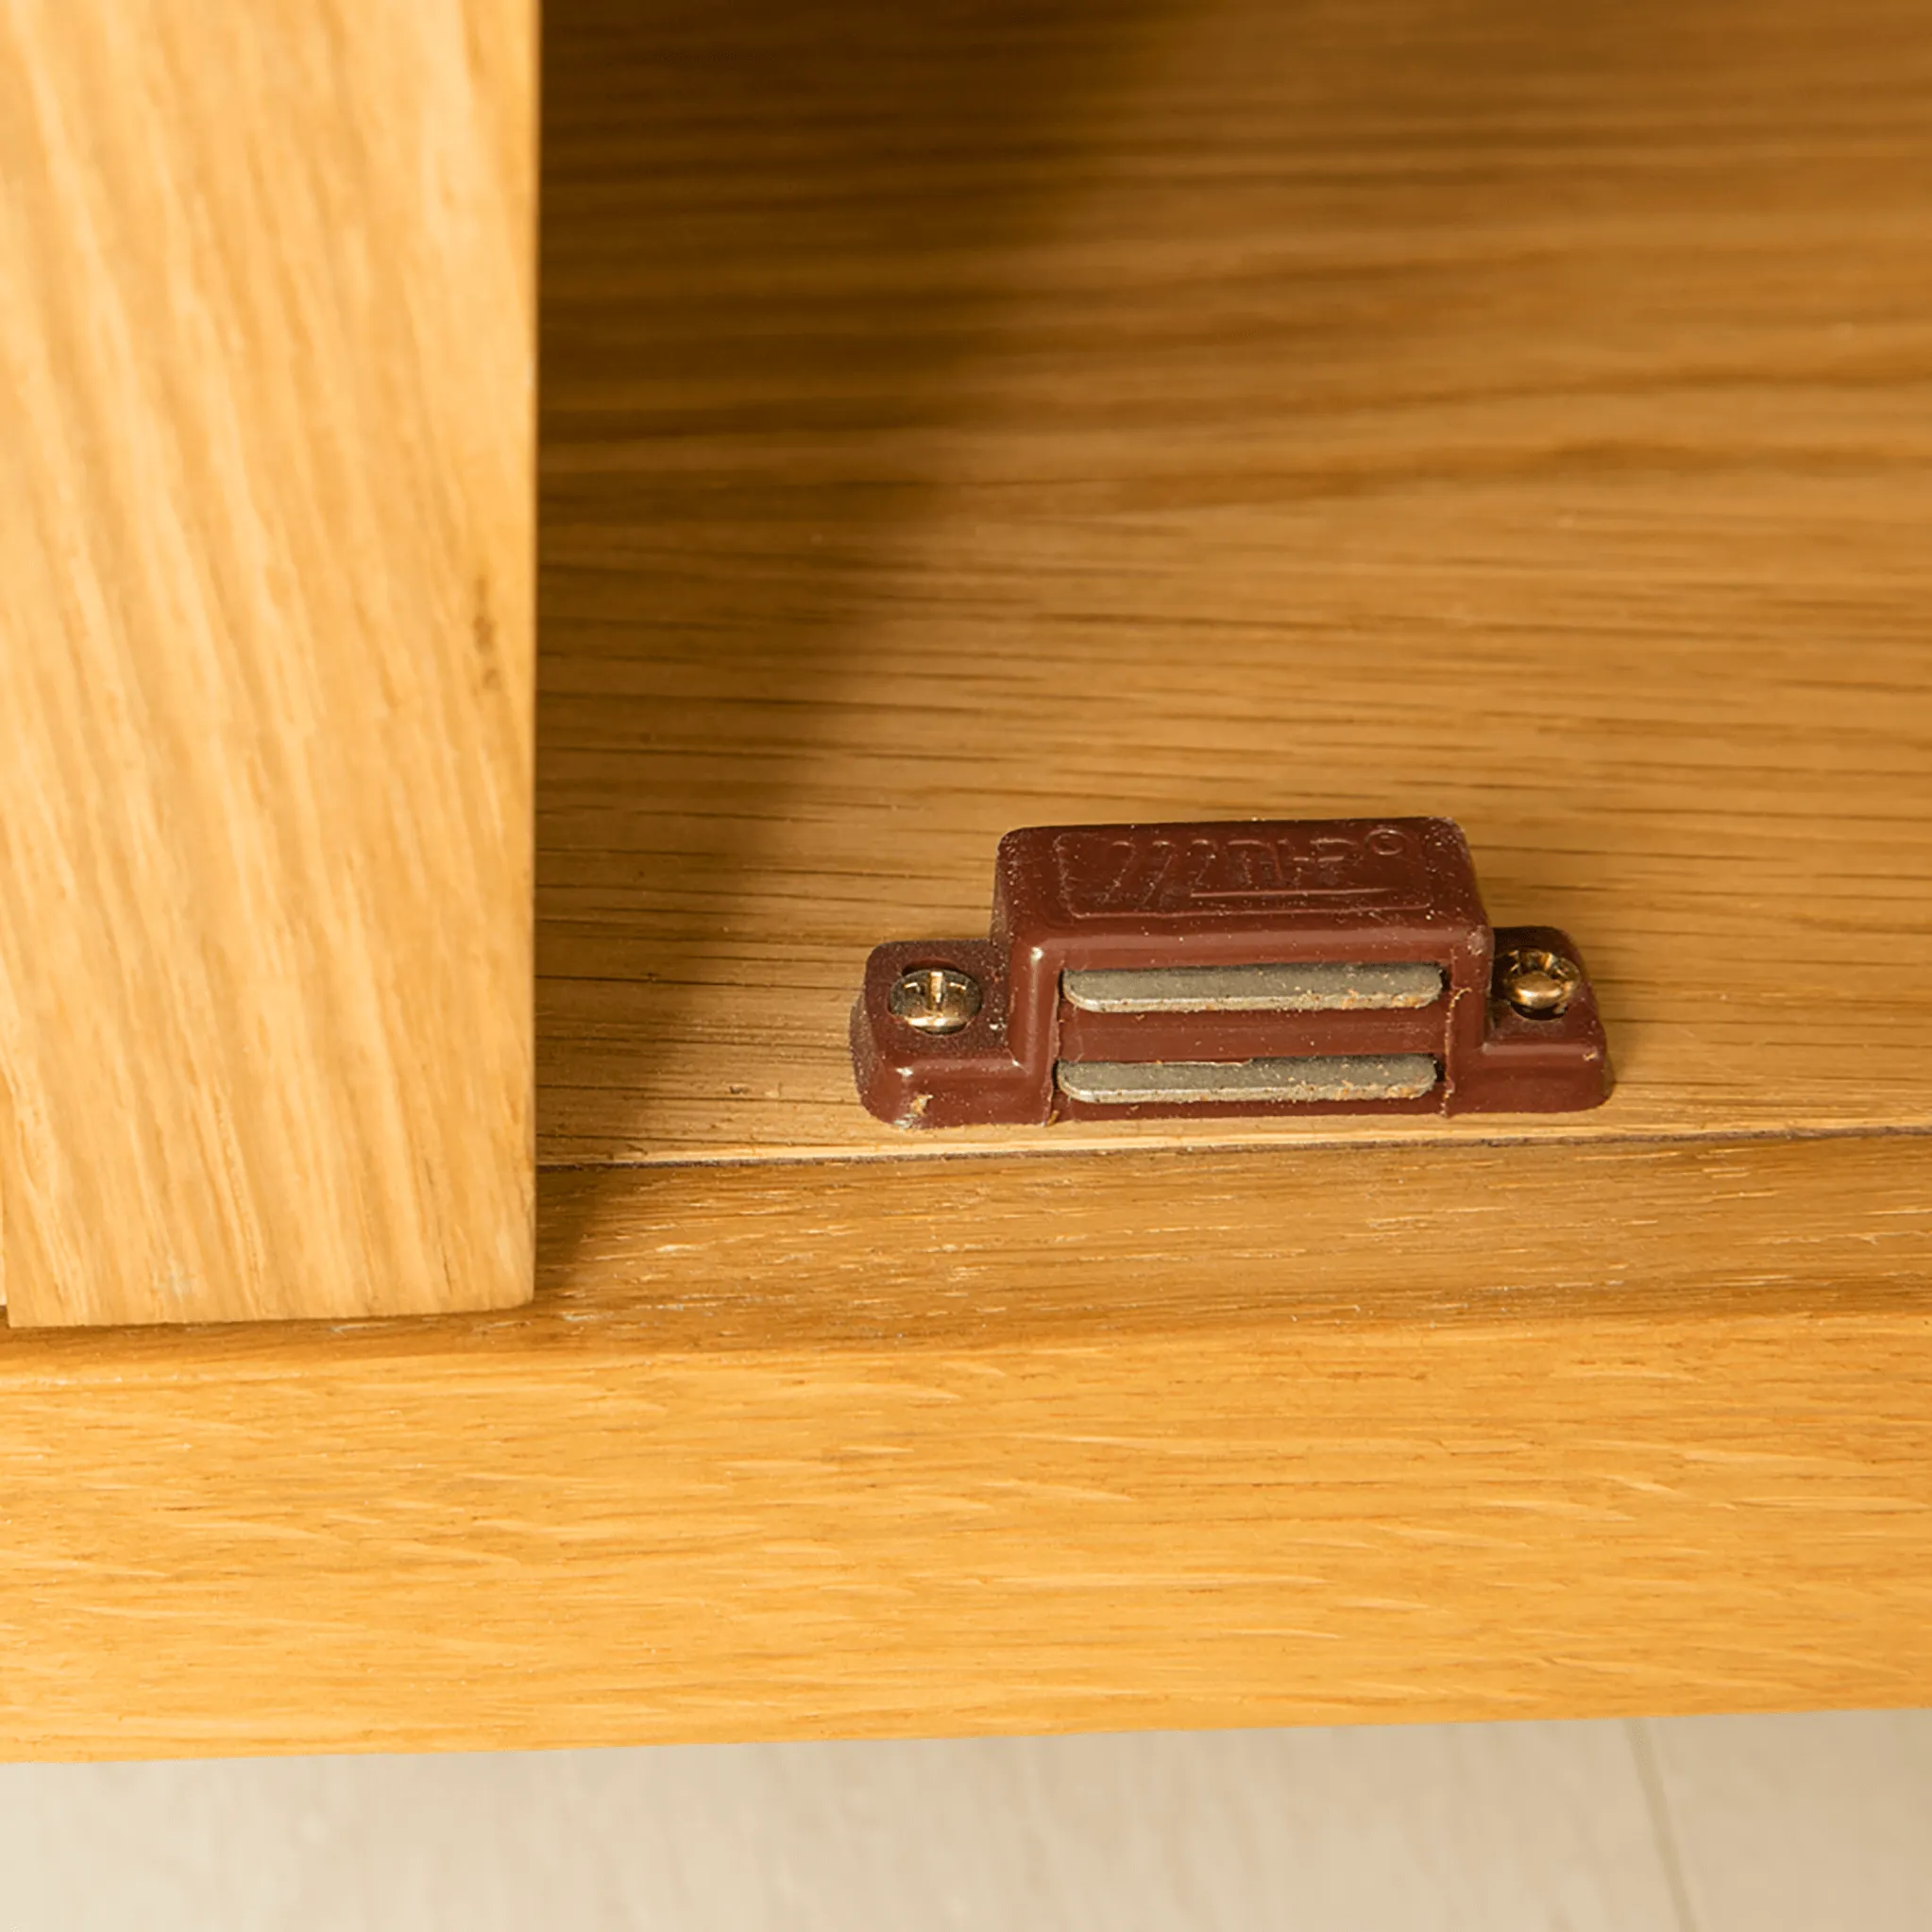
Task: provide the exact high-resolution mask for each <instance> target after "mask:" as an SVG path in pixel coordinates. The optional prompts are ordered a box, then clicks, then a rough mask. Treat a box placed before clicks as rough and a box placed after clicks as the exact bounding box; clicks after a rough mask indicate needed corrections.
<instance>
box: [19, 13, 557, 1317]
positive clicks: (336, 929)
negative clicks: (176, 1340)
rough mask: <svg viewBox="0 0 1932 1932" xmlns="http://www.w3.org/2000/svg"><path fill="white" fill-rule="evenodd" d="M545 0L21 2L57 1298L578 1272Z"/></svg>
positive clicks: (40, 1157)
mask: <svg viewBox="0 0 1932 1932" xmlns="http://www.w3.org/2000/svg"><path fill="white" fill-rule="evenodd" d="M534 70H535V22H534V8H533V6H532V4H531V0H287V4H277V5H269V4H265V0H241V4H237V5H223V6H216V7H208V8H199V7H179V6H171V5H168V4H166V0H0V1209H4V1215H5V1231H4V1247H0V1255H4V1264H5V1284H6V1296H7V1302H8V1320H9V1321H11V1322H12V1323H14V1324H15V1325H22V1324H26V1325H48V1324H61V1323H105V1322H157V1321H184V1320H195V1321H200V1320H211V1319H229V1318H236V1317H247V1316H266V1315H329V1316H348V1315H357V1314H376V1313H421V1312H432V1311H439V1310H452V1309H475V1308H487V1307H500V1306H505V1305H509V1304H513V1303H516V1302H518V1301H521V1300H523V1299H525V1298H527V1296H528V1295H529V1293H530V1290H531V1280H532V1263H531V1232H530V1230H531V1217H532V1195H533V1178H534V1157H533V1139H532V1126H531V1121H532V1105H533V1102H532V1045H531V1034H532V1018H531V924H532V914H531V839H532V833H531V784H532V777H531V768H532V712H533V686H534V636H533V573H534V557H533V548H534V432H533V386H534V367H533V357H534V288H533V280H534V177H535V145H534V143H535V116H536V106H535V71H534Z"/></svg>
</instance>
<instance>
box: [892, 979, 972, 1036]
mask: <svg viewBox="0 0 1932 1932" xmlns="http://www.w3.org/2000/svg"><path fill="white" fill-rule="evenodd" d="M888 1004H889V1005H890V1008H891V1009H892V1017H893V1018H894V1019H895V1020H904V1021H905V1022H906V1024H907V1025H908V1026H916V1027H918V1029H919V1030H920V1031H921V1032H922V1033H957V1032H958V1030H959V1029H960V1027H962V1026H964V1025H967V1024H968V1023H969V1022H970V1021H971V1020H972V1018H973V1016H974V1014H975V1013H976V1012H978V1010H979V982H978V980H976V979H974V977H973V976H972V974H968V973H961V972H959V971H958V969H957V968H956V967H952V966H915V967H914V968H913V969H912V971H911V972H910V973H902V974H900V975H899V977H898V978H897V979H895V980H894V981H893V982H892V992H891V997H890V1000H889V1002H888Z"/></svg>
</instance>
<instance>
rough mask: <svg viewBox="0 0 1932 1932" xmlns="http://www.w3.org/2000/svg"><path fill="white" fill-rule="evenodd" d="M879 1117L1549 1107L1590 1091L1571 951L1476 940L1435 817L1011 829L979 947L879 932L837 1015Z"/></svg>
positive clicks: (1601, 1056) (919, 1122) (1590, 1017)
mask: <svg viewBox="0 0 1932 1932" xmlns="http://www.w3.org/2000/svg"><path fill="white" fill-rule="evenodd" d="M852 1059H853V1068H854V1071H855V1073H856V1077H857V1081H858V1091H859V1095H860V1097H861V1098H862V1099H863V1100H864V1102H865V1104H866V1106H867V1107H868V1108H870V1109H871V1110H872V1111H873V1113H875V1114H877V1115H878V1116H879V1118H880V1119H881V1120H886V1121H890V1122H891V1123H892V1124H893V1125H894V1126H897V1127H969V1126H976V1125H990V1124H995V1123H1010V1124H1015V1125H1018V1124H1032V1125H1036V1126H1037V1125H1042V1124H1043V1123H1046V1122H1048V1121H1054V1120H1066V1119H1074V1120H1139V1119H1147V1118H1158V1117H1167V1118H1176V1119H1178V1118H1182V1117H1185V1118H1190V1119H1193V1118H1224V1117H1227V1116H1229V1115H1238V1114H1305V1113H1306V1114H1319V1113H1371V1112H1372V1113H1391V1114H1398V1113H1399V1114H1428V1113H1471V1112H1509V1113H1560V1112H1569V1111H1572V1110H1580V1109H1583V1108H1586V1107H1595V1106H1597V1105H1598V1104H1599V1103H1600V1102H1602V1099H1603V1098H1604V1096H1605V1095H1606V1094H1607V1093H1608V1092H1609V1090H1610V1063H1609V1058H1608V1055H1607V1053H1606V1051H1605V1048H1604V1043H1603V1028H1602V1021H1601V1020H1600V1019H1599V1017H1598V1013H1597V1004H1596V1000H1595V997H1594V995H1593V994H1592V992H1591V990H1590V983H1589V978H1588V975H1587V974H1586V973H1585V970H1584V966H1583V961H1582V957H1581V955H1580V954H1579V953H1578V952H1577V949H1576V947H1575V946H1574V945H1572V944H1571V943H1570V941H1569V939H1568V936H1567V935H1565V934H1563V933H1560V932H1556V931H1553V930H1551V928H1549V927H1544V926H1516V927H1508V928H1505V929H1504V930H1502V931H1500V932H1492V931H1491V929H1490V926H1489V923H1488V919H1487V917H1486V915H1485V914H1484V912H1483V902H1482V899H1481V896H1480V895H1479V893H1478V891H1477V889H1476V874H1475V869H1474V867H1473V865H1472V864H1471V862H1470V858H1469V848H1468V845H1467V843H1466V841H1465V839H1464V838H1463V835H1462V832H1461V830H1460V828H1458V827H1457V826H1456V825H1455V824H1454V823H1453V822H1450V821H1449V820H1448V819H1319V820H1275V821H1266V820H1262V821H1246V820H1241V821H1232V822H1220V823H1202V824H1177V825H1035V826H1030V827H1028V828H1027V829H1025V830H1024V831H1019V832H1009V833H1008V835H1007V836H1006V838H1004V839H1001V841H1000V848H999V856H998V859H997V861H996V865H995V872H994V883H993V908H992V930H991V937H990V938H988V939H985V940H895V941H890V943H888V944H886V945H883V946H880V947H878V948H877V949H876V950H875V951H874V952H873V955H872V958H870V959H869V960H868V961H867V964H866V974H865V987H864V990H863V991H862V992H861V993H860V995H859V998H858V1002H857V1005H856V1007H855V1008H854V1009H853V1015H852Z"/></svg>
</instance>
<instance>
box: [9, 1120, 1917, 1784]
mask: <svg viewBox="0 0 1932 1932" xmlns="http://www.w3.org/2000/svg"><path fill="white" fill-rule="evenodd" d="M1927 1176H1928V1169H1927V1165H1926V1163H1925V1161H1924V1158H1923V1148H1922V1147H1921V1146H1920V1145H1918V1144H1915V1143H1912V1142H1908V1141H1904V1140H1887V1139H1877V1138H1869V1137H1868V1138H1852V1139H1842V1140H1833V1141H1827V1142H1821V1143H1812V1144H1771V1143H1750V1144H1732V1145H1728V1146H1723V1147H1713V1146H1704V1145H1681V1144H1680V1145H1669V1146H1653V1147H1635V1146H1612V1147H1605V1148H1601V1149H1594V1150H1577V1149H1574V1148H1566V1147H1510V1148H1494V1149H1483V1148H1473V1147H1452V1148H1436V1149H1430V1148H1381V1149H1377V1148H1369V1149H1363V1148H1356V1149H1308V1150H1303V1151H1302V1152H1301V1153H1300V1154H1299V1155H1297V1156H1296V1158H1295V1159H1294V1160H1292V1161H1291V1160H1284V1159H1282V1158H1280V1157H1279V1156H1276V1155H1269V1154H1260V1153H1248V1154H1240V1153H1227V1152H1219V1153H1200V1154H1188V1155H1184V1156H1183V1155H1163V1154H1153V1153H1139V1152H1136V1153H1126V1154H1120V1155H1113V1156H1108V1157H1104V1158H1103V1157H1095V1158H1093V1159H1090V1160H1086V1161H1059V1160H1055V1159H1040V1158H1034V1159H1018V1160H1007V1161H999V1160H989V1161H958V1162H934V1161H926V1162H917V1163H912V1162H903V1163H877V1162H874V1163H824V1162H820V1163H799V1164H796V1165H783V1166H781V1165H763V1166H755V1167H738V1168H731V1169H707V1168H685V1169H657V1170H652V1173H651V1175H650V1177H649V1179H648V1185H640V1186H639V1188H638V1189H637V1191H636V1193H635V1194H634V1195H633V1196H632V1199H631V1201H630V1204H629V1205H628V1206H627V1207H626V1208H625V1209H624V1210H623V1211H622V1212H617V1211H616V1210H615V1209H612V1208H611V1207H610V1206H609V1203H608V1199H607V1197H604V1199H603V1200H602V1203H600V1201H599V1199H598V1198H597V1197H595V1196H593V1195H592V1194H591V1192H590V1182H591V1180H592V1179H593V1178H594V1177H588V1176H585V1175H568V1176H564V1175H558V1176H551V1177H549V1178H548V1185H547V1211H546V1214H545V1223H546V1229H547V1232H546V1235H545V1246H546V1251H547V1253H548V1255H549V1257H550V1259H549V1262H548V1264H547V1268H546V1284H545V1290H544V1293H543V1294H542V1295H541V1296H540V1297H539V1299H538V1301H537V1302H536V1304H534V1306H533V1307H532V1308H530V1309H525V1310H517V1311H511V1312H506V1313H497V1314H478V1315H471V1316H450V1317H447V1318H444V1319H442V1320H440V1321H435V1322H393V1323H371V1324H319V1323H307V1324H305V1323H295V1324H280V1325H271V1326H266V1327H264V1326H260V1325H256V1326H239V1327H232V1328H208V1329H189V1330H180V1331H178V1332H174V1333H162V1332H159V1331H154V1330H146V1331H144V1330H123V1331H119V1332H106V1331H93V1332H88V1333H59V1332H45V1333H38V1334H25V1333H13V1334H11V1335H8V1336H5V1337H0V1404H4V1408H5V1413H6V1415H7V1417H8V1426H7V1428H6V1430H5V1431H4V1432H0V1495H4V1496H5V1498H6V1516H7V1535H6V1537H5V1538H4V1539H0V1628H4V1629H5V1631H6V1634H7V1638H8V1659H9V1662H8V1675H7V1696H6V1698H5V1700H4V1701H0V1748H4V1749H5V1750H6V1751H8V1753H10V1754H20V1755H52V1756H60V1755H109V1756H112V1755H121V1756H131V1755H142V1754H170V1755H172V1754H199V1753H218V1752H232V1751H284V1750H336V1749H343V1750H371V1749H379V1750H416V1749H423V1748H447V1747H496V1748H501V1747H509V1746H517V1745H561V1744H600V1743H609V1744H615V1743H620V1742H639V1741H645V1740H650V1739H670V1738H686V1739H696V1738H728V1737H815V1736H818V1737H822V1736H834V1735H856V1736H887V1735H906V1734H921V1733H924V1734H927V1735H931V1734H948V1733H965V1732H995V1731H1021V1730H1054V1729H1074V1728H1110V1727H1124V1726H1159V1727H1166V1726H1186V1725H1215V1724H1235V1723H1267V1722H1296V1721H1303V1720H1398V1719H1407V1718H1415V1719H1421V1718H1474V1717H1499V1716H1505V1715H1515V1716H1554V1715H1563V1714H1572V1715H1581V1714H1588V1713H1596V1714H1604V1713H1612V1712H1636V1711H1663V1710H1719V1709H1725V1710H1765V1709H1782V1708H1792V1707H1796V1706H1801V1705H1806V1704H1819V1703H1839V1704H1860V1705H1876V1704H1885V1703H1893V1704H1905V1703H1924V1702H1926V1701H1927V1700H1928V1698H1932V1399H1928V1398H1932V1315H1928V1312H1927V1310H1926V1307H1925V1301H1924V1279H1925V1257H1926V1249H1927V1246H1928V1242H1932V1187H1928V1180H1927Z"/></svg>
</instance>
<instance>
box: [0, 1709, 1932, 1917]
mask: <svg viewBox="0 0 1932 1932" xmlns="http://www.w3.org/2000/svg"><path fill="white" fill-rule="evenodd" d="M1928 1819H1932V1711H1918V1712H1888V1713H1873V1712H1848V1713H1836V1714H1827V1715H1822V1716H1808V1717H1792V1718H1691V1719H1675V1720H1635V1721H1628V1722H1618V1721H1600V1722H1593V1723H1569V1724H1557V1723H1536V1724H1487V1725H1429V1726H1415V1727H1410V1728H1401V1729H1352V1730H1306V1731H1249V1732H1221V1733H1168V1734H1140V1735H1131V1736H1122V1737H1061V1738H1025V1739H983V1740H977V1741H973V1742H938V1743H894V1744H799V1745H772V1746H737V1745H725V1746H690V1747H684V1748H675V1749H664V1750H654V1751H610V1752H559V1753H553V1754H516V1755H502V1756H494V1757H483V1756H477V1757H441V1758H411V1757H395V1758H295V1759H283V1760H280V1761H247V1760H242V1761H230V1762H217V1763H201V1764H147V1765H90V1766H64V1765H60V1766H8V1767H6V1768H4V1769H0V1870H4V1871H5V1872H6V1873H7V1874H8V1879H7V1886H6V1892H7V1903H6V1913H5V1923H6V1924H7V1926H8V1932H55V1928H59V1932H97V1928H99V1932H106V1928H110V1927H111V1928H114V1932H120V1928H122V1927H126V1926H132V1925H139V1926H141V1927H143V1928H144V1932H172V1928H175V1927H180V1928H183V1932H187V1928H193V1932H227V1928H229V1927H234V1928H237V1932H241V1928H246V1932H284V1928H285V1932H311V1928H313V1932H443V1928H445V1927H447V1928H449V1932H459V1928H460V1932H496V1928H505V1932H508V1928H511V1927H517V1928H523V1927H529V1926H538V1925H541V1926H545V1927H551V1928H558V1932H604V1928H611V1932H616V1928H620V1927H621V1928H626V1932H629V1928H634V1927H635V1928H656V1927H667V1928H676V1932H709V1928H712V1927H718V1928H729V1932H765V1928H773V1932H776V1928H781V1927H782V1928H784V1932H819V1928H824V1932H870V1928H873V1927H877V1928H880V1932H912V1928H919V1932H924V1928H929V1927H930V1928H938V1927H946V1928H978V1927H986V1928H990V1932H991V1928H999V1932H1008V1928H1010V1932H1032V1928H1041V1932H1047V1928H1051V1932H1060V1928H1068V1932H1074V1928H1080V1932H1085V1928H1090V1927H1091V1928H1093V1932H1168V1928H1172V1932H1222V1928H1226V1932H1263V1928H1272V1927H1284V1928H1286V1927H1304V1926H1305V1927H1311V1928H1319V1932H1383V1928H1387V1932H1533V1928H1534V1932H1545V1928H1554V1927H1561V1928H1564V1932H1650V1928H1656V1932H1836V1928H1841V1927H1842V1928H1853V1927H1856V1932H1893V1928H1897V1932H1907V1928H1910V1932H1921V1928H1923V1927H1924V1926H1926V1925H1927V1924H1932V1832H1928V1831H1927V1830H1926V1829H1925V1826H1926V1822H1927V1821H1928Z"/></svg>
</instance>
